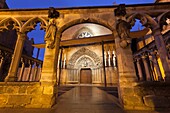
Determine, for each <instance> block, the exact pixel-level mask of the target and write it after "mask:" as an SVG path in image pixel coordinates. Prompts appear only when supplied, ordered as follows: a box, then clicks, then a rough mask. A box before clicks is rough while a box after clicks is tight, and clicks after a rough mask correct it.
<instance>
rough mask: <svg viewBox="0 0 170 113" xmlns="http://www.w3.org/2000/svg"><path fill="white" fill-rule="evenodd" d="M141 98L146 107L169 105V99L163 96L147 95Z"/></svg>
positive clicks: (165, 106) (166, 106)
mask: <svg viewBox="0 0 170 113" xmlns="http://www.w3.org/2000/svg"><path fill="white" fill-rule="evenodd" d="M143 99H144V103H145V105H146V106H148V107H154V108H168V107H170V99H168V98H167V97H164V96H155V95H147V96H145V97H144V98H143Z"/></svg>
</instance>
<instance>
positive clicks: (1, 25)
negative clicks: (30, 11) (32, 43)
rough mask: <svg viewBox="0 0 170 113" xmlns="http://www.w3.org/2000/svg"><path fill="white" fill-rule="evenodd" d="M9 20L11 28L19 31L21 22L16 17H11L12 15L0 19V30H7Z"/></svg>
mask: <svg viewBox="0 0 170 113" xmlns="http://www.w3.org/2000/svg"><path fill="white" fill-rule="evenodd" d="M10 22H13V23H12V24H13V29H16V30H17V31H21V28H22V22H21V21H19V20H18V19H16V18H13V17H9V18H5V19H3V20H1V21H0V31H2V30H4V29H6V30H8V26H9V25H10Z"/></svg>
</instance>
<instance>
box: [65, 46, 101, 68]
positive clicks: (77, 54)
mask: <svg viewBox="0 0 170 113" xmlns="http://www.w3.org/2000/svg"><path fill="white" fill-rule="evenodd" d="M83 55H87V56H89V57H91V58H92V59H93V60H94V62H95V65H96V66H97V67H100V66H102V62H101V59H100V57H99V56H98V55H97V54H96V53H94V52H93V51H91V50H89V49H87V48H81V49H79V50H78V51H77V52H75V53H74V54H73V55H72V56H71V58H70V59H69V63H68V68H74V66H75V64H76V61H77V59H79V58H80V57H81V56H83Z"/></svg>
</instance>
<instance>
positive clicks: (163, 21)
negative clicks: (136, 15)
mask: <svg viewBox="0 0 170 113" xmlns="http://www.w3.org/2000/svg"><path fill="white" fill-rule="evenodd" d="M167 18H170V11H167V12H165V13H162V14H161V15H160V16H158V18H157V20H158V24H159V26H160V28H161V29H163V25H166V24H167V23H166V19H167Z"/></svg>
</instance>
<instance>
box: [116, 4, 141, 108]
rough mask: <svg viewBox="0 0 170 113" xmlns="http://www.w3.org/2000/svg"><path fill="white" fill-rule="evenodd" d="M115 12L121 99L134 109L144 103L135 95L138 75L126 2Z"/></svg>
mask: <svg viewBox="0 0 170 113" xmlns="http://www.w3.org/2000/svg"><path fill="white" fill-rule="evenodd" d="M114 12H115V16H116V18H117V21H116V32H113V34H114V38H115V46H116V56H117V61H118V74H119V87H118V90H119V99H120V102H121V103H122V105H123V107H124V108H125V109H133V108H135V106H137V105H138V104H140V103H142V98H141V97H138V96H135V95H134V88H135V86H136V82H137V76H136V71H135V66H134V62H133V55H132V50H131V47H130V43H131V38H130V29H131V25H130V23H128V22H127V21H126V18H125V15H126V8H125V5H124V4H120V5H119V6H118V7H117V9H115V10H114Z"/></svg>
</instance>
